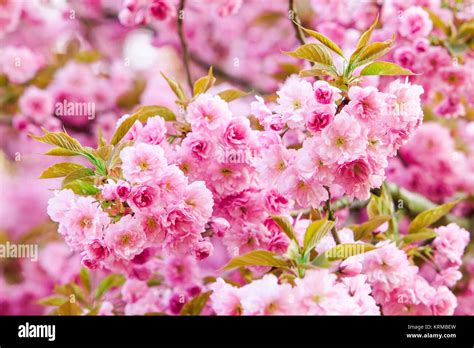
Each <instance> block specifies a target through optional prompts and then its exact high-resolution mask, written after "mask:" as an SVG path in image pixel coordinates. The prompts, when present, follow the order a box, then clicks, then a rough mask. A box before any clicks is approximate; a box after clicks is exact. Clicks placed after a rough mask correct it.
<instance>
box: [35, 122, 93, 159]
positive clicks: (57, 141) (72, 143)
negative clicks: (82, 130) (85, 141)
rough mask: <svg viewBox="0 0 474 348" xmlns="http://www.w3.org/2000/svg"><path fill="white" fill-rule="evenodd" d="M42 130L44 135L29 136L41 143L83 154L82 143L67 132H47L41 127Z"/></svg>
mask: <svg viewBox="0 0 474 348" xmlns="http://www.w3.org/2000/svg"><path fill="white" fill-rule="evenodd" d="M42 130H43V131H44V132H45V133H46V134H45V135H43V136H41V137H38V136H35V135H30V136H31V137H32V138H33V139H35V140H38V141H39V142H41V143H45V144H49V145H55V146H57V147H60V148H61V149H64V150H68V152H74V153H77V154H79V155H82V154H83V151H84V149H83V148H82V145H81V144H80V143H79V142H78V141H77V140H76V139H74V138H73V137H71V136H69V134H67V133H64V132H48V131H47V130H46V129H44V128H42ZM55 156H58V155H55Z"/></svg>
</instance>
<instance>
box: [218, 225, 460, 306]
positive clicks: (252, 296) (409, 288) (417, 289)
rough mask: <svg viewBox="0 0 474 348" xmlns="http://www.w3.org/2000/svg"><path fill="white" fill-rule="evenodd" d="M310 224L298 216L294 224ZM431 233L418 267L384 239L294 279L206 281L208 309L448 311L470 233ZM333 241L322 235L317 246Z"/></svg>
mask: <svg viewBox="0 0 474 348" xmlns="http://www.w3.org/2000/svg"><path fill="white" fill-rule="evenodd" d="M309 223H310V222H309V221H307V220H306V221H304V220H300V221H299V222H298V223H297V225H296V226H300V227H301V226H307V225H308V224H309ZM303 230H304V229H303ZM297 232H301V228H299V229H297ZM338 232H339V236H340V238H341V241H342V242H343V243H354V242H355V241H354V236H353V232H352V231H351V230H350V229H348V228H345V229H342V230H339V231H338ZM436 232H437V233H438V236H437V237H436V238H435V239H434V240H433V242H432V246H433V250H434V263H433V264H424V265H423V267H422V268H421V269H420V268H419V267H417V266H416V265H414V263H413V261H412V260H410V258H409V257H408V255H407V252H405V251H404V250H401V249H399V248H398V247H397V246H395V244H394V243H392V242H388V241H384V242H379V243H378V244H377V245H376V249H375V250H373V251H369V252H366V253H364V254H360V255H357V256H352V257H349V258H347V259H346V260H344V261H342V262H339V263H337V264H334V265H332V267H331V269H330V270H326V269H318V270H309V271H307V272H306V274H305V276H304V278H297V279H295V280H294V283H293V284H290V283H286V282H284V283H282V282H281V281H279V280H278V278H277V277H275V276H274V275H272V274H267V275H265V276H264V277H263V278H261V279H259V280H255V281H253V282H251V283H249V284H246V285H243V286H242V287H235V286H233V285H231V284H229V283H227V282H226V281H225V280H224V279H222V278H219V279H217V281H216V282H215V283H214V284H212V285H211V286H210V288H211V289H212V290H213V293H212V295H211V308H212V309H213V311H215V312H216V314H218V315H282V314H287V315H288V314H289V315H380V314H383V315H452V314H453V313H454V310H455V308H456V307H457V300H456V296H455V295H454V294H453V292H452V290H451V288H453V287H454V285H455V284H456V283H457V281H458V280H459V279H460V278H461V274H460V272H459V267H460V265H461V257H462V256H463V254H464V249H465V248H466V246H467V244H468V242H469V232H467V231H466V230H464V229H462V228H460V227H459V226H457V225H456V224H450V225H448V226H443V227H439V228H438V229H436ZM335 245H336V243H335V242H334V239H333V238H332V237H331V236H326V237H324V238H323V239H322V241H321V243H320V244H319V245H318V247H317V251H318V252H324V251H327V250H329V249H331V248H332V247H334V246H335Z"/></svg>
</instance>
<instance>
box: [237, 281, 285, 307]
mask: <svg viewBox="0 0 474 348" xmlns="http://www.w3.org/2000/svg"><path fill="white" fill-rule="evenodd" d="M239 297H240V303H241V304H242V314H243V315H282V314H286V313H289V311H290V310H291V307H292V304H291V285H290V284H278V278H277V277H275V276H274V275H273V274H266V275H265V276H263V278H262V279H258V280H254V281H253V282H251V283H250V284H248V285H247V286H245V287H242V288H240V289H239Z"/></svg>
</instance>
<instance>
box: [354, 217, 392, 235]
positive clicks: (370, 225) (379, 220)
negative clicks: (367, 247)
mask: <svg viewBox="0 0 474 348" xmlns="http://www.w3.org/2000/svg"><path fill="white" fill-rule="evenodd" d="M391 219H392V217H391V216H389V215H380V216H375V217H373V218H372V219H370V220H369V221H366V222H364V223H363V224H360V225H354V226H349V228H350V229H351V230H352V231H353V232H354V240H360V239H365V238H369V237H370V235H371V234H372V232H373V231H375V230H376V229H377V228H379V227H380V226H382V225H383V224H384V223H386V222H388V221H390V220H391Z"/></svg>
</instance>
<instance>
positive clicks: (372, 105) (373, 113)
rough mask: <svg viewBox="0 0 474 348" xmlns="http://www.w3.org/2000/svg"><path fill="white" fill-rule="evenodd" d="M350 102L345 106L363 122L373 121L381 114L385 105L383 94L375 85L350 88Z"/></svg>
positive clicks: (345, 108) (346, 109) (347, 110)
mask: <svg viewBox="0 0 474 348" xmlns="http://www.w3.org/2000/svg"><path fill="white" fill-rule="evenodd" d="M348 94H349V98H350V102H349V104H348V105H347V106H345V107H344V111H346V112H347V113H348V114H349V115H351V116H355V117H356V118H357V119H358V120H359V121H361V122H373V121H375V120H376V119H377V118H379V117H380V116H381V113H382V109H383V107H384V100H383V98H382V94H381V93H380V92H378V90H377V89H376V88H375V87H364V88H361V87H359V86H354V87H351V88H350V89H349V92H348Z"/></svg>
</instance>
